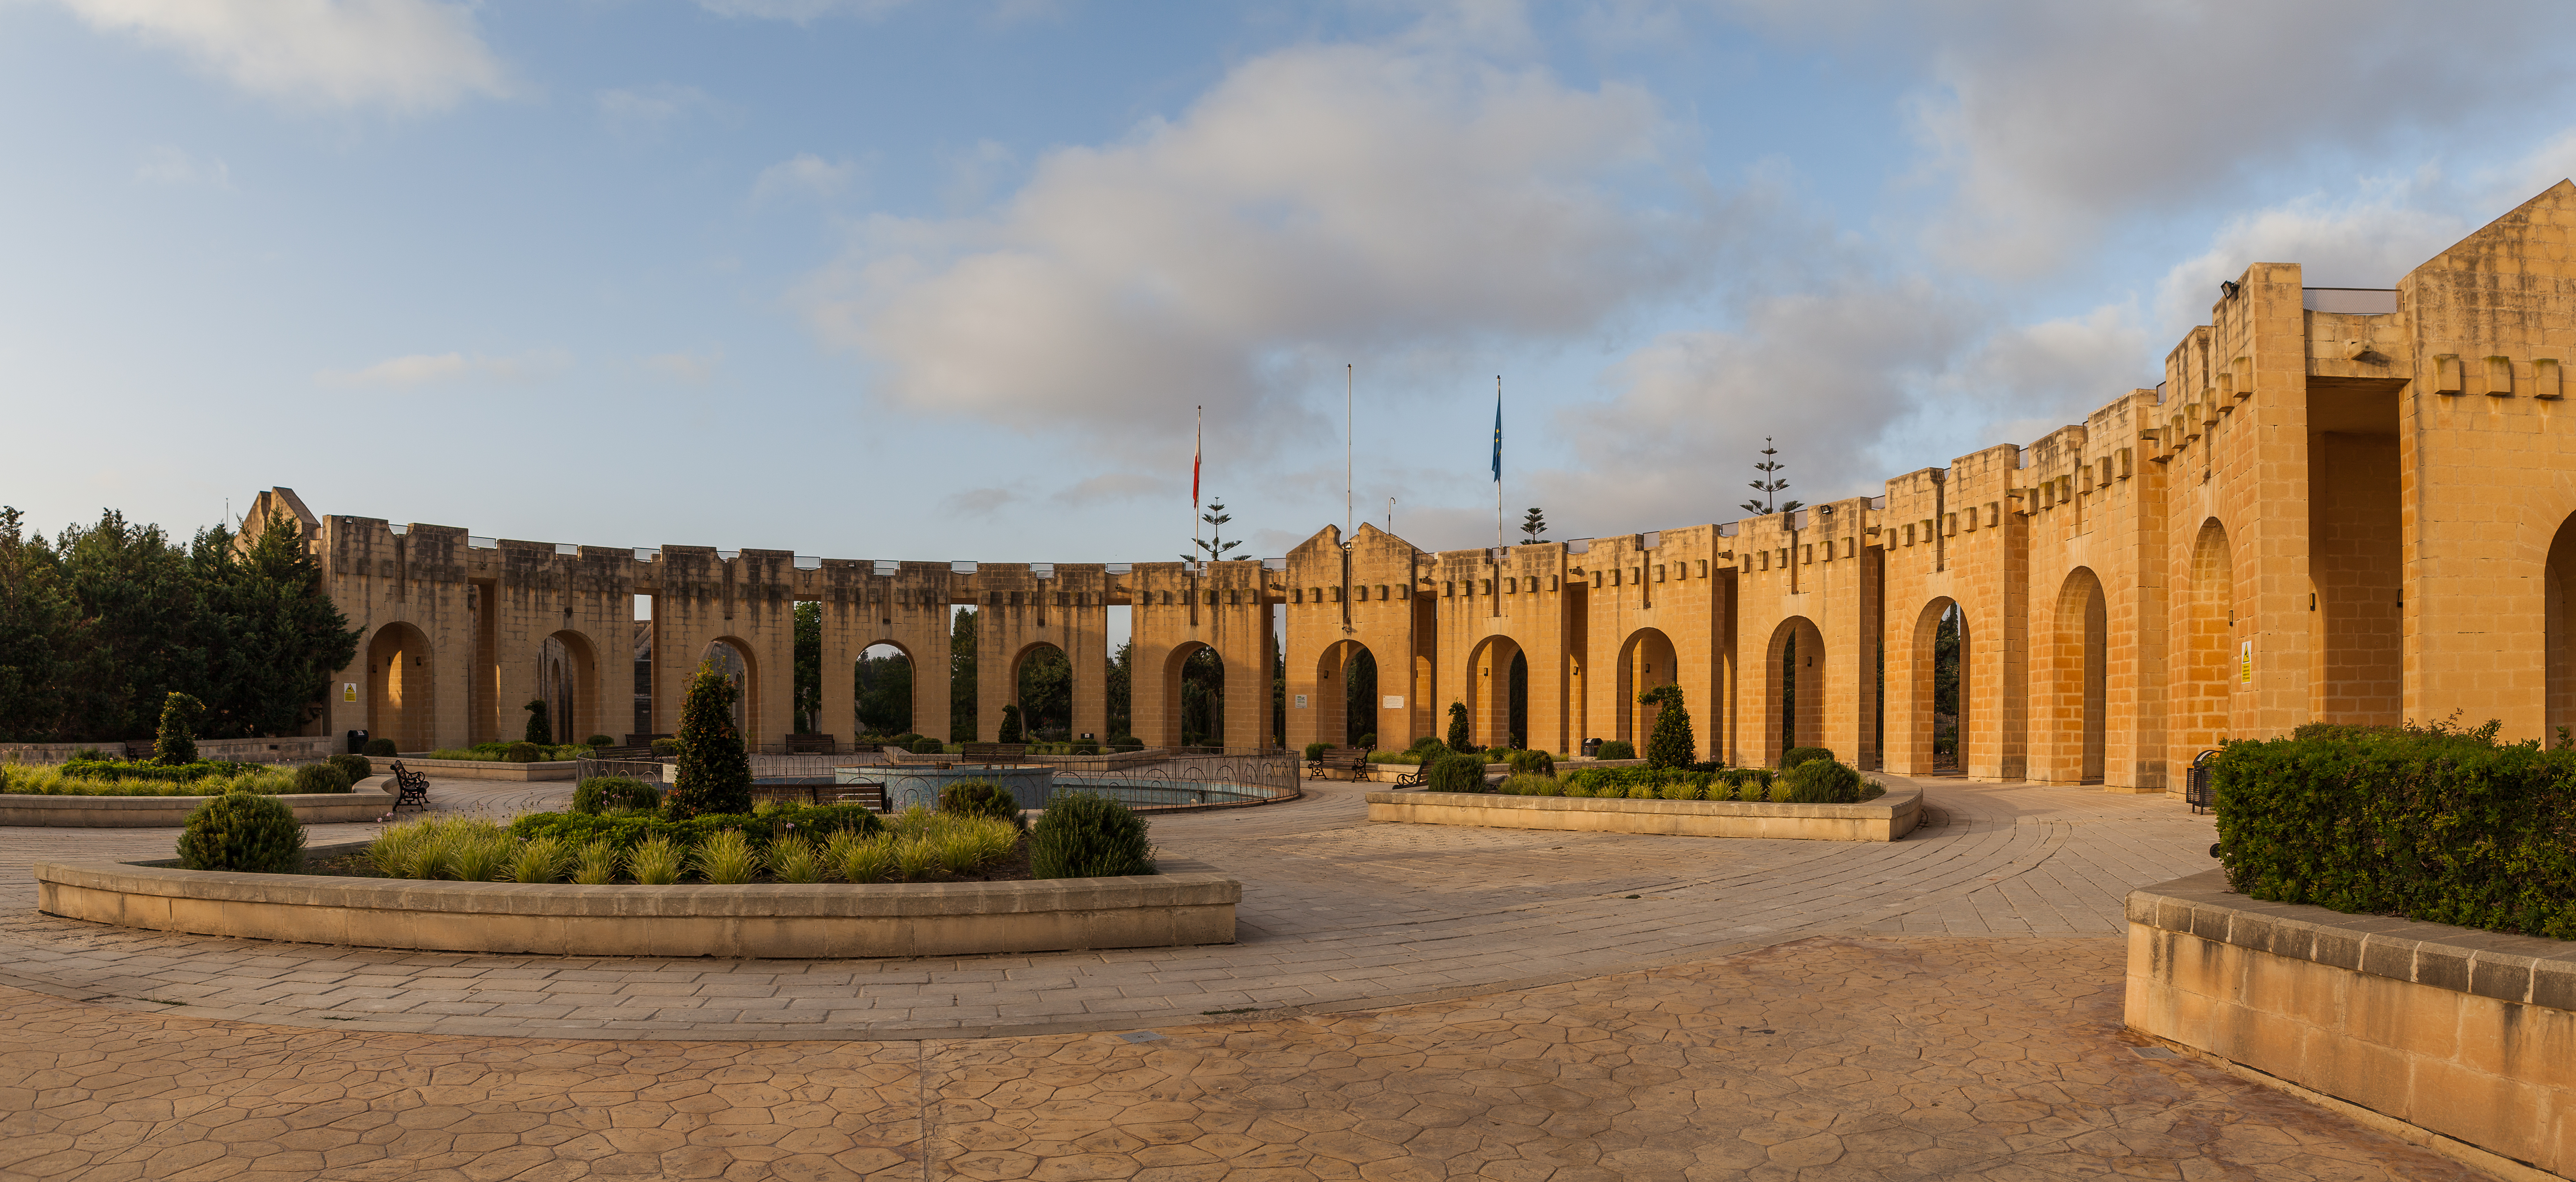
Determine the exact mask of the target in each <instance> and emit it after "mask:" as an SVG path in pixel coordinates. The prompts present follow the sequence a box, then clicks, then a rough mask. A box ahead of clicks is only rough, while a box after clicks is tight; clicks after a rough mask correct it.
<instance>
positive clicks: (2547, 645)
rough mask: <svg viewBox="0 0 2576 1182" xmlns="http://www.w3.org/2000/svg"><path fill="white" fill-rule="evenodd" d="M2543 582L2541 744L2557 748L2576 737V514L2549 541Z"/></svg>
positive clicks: (2570, 516)
mask: <svg viewBox="0 0 2576 1182" xmlns="http://www.w3.org/2000/svg"><path fill="white" fill-rule="evenodd" d="M2540 583H2541V588H2540V589H2541V597H2542V608H2543V610H2544V612H2545V613H2546V623H2545V624H2544V625H2543V635H2544V637H2545V640H2544V642H2543V645H2542V649H2541V653H2542V658H2541V659H2542V662H2543V674H2544V675H2543V684H2544V686H2545V688H2544V690H2543V691H2542V692H2543V694H2544V695H2545V696H2544V697H2543V699H2542V704H2541V737H2540V744H2541V746H2543V747H2558V746H2563V745H2565V744H2566V743H2567V742H2568V741H2569V740H2571V739H2576V635H2571V633H2576V628H2571V627H2570V623H2571V621H2570V619H2569V610H2570V606H2571V604H2570V600H2569V593H2570V592H2576V514H2570V515H2569V516H2568V518H2567V520H2566V521H2565V522H2564V523H2562V524H2560V525H2559V527H2558V533H2557V536H2556V537H2554V538H2552V539H2551V540H2550V543H2549V556H2548V559H2547V563H2546V565H2545V566H2544V567H2543V571H2542V577H2541V581H2540ZM2562 729H2563V731H2564V733H2563V734H2562V733H2561V732H2562Z"/></svg>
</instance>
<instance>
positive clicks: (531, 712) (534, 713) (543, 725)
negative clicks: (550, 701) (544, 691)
mask: <svg viewBox="0 0 2576 1182" xmlns="http://www.w3.org/2000/svg"><path fill="white" fill-rule="evenodd" d="M521 709H523V710H526V711H527V712H528V726H527V729H526V730H525V731H524V732H523V733H522V734H521V735H520V738H522V739H524V740H526V741H527V742H530V743H538V744H542V745H544V746H547V747H552V746H554V745H555V724H554V718H553V715H554V711H552V710H549V709H547V708H546V700H545V699H544V698H530V699H528V704H527V705H526V706H523V707H521Z"/></svg>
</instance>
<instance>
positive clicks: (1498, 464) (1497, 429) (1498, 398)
mask: <svg viewBox="0 0 2576 1182" xmlns="http://www.w3.org/2000/svg"><path fill="white" fill-rule="evenodd" d="M1502 482H1503V395H1502V392H1501V391H1499V390H1497V391H1495V392H1494V483H1496V484H1501V483H1502Z"/></svg>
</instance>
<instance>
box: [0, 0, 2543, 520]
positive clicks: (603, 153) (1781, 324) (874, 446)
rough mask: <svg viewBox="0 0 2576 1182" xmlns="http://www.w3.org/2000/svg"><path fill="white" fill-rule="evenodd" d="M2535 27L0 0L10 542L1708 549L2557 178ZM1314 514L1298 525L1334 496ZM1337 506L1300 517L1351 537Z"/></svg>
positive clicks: (1505, 6)
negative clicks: (1531, 541)
mask: <svg viewBox="0 0 2576 1182" xmlns="http://www.w3.org/2000/svg"><path fill="white" fill-rule="evenodd" d="M2570 34H2576V9H2571V8H2569V7H2567V6H2565V5H2564V4H2552V3H2540V2H2534V3H2518V2H2512V0H2492V2H2476V0H2473V2H2470V3H2464V4H2459V5H2428V4H2420V3H2417V4H2405V3H2395V2H2386V0H2342V2H2340V3H2335V4H2331V5H2329V4H2325V3H2308V2H2291V0H2284V2H2279V3H2259V2H2248V0H2236V2H2234V3H2216V2H2203V0H2100V2H2097V3H2090V4H2082V5H2070V4H2065V3H2062V2H2057V0H1905V2H1899V0H1845V2H1831V0H1798V2H1794V3H1793V2H1790V0H1689V2H1685V0H1672V2H1666V0H1602V2H1599V3H1591V4H1581V3H1570V4H1562V5H1526V4H1517V3H1508V2H1503V0H1460V2H1453V3H1432V2H1422V3H1407V2H1402V0H1344V2H1339V3H1331V2H1327V3H1310V4H1280V3H1227V2H1224V0H1192V2H1190V3H1167V4H1158V3H1117V4H1112V3H1100V2H1085V0H950V2H946V3H931V2H929V0H914V2H909V3H907V2H905V0H513V2H509V3H497V2H496V3H482V4H475V3H462V2H456V0H0V160H6V161H7V165H6V167H5V168H0V222H4V223H5V224H6V225H7V227H8V230H7V232H6V233H0V415H5V417H0V423H5V425H6V429H7V430H6V433H7V435H8V437H9V438H10V440H11V442H12V444H13V446H11V447H9V448H8V449H7V454H8V459H7V460H6V461H5V462H0V504H7V505H14V506H16V507H18V508H19V509H21V510H23V511H25V513H26V515H27V518H28V521H29V523H30V525H32V526H37V527H41V528H44V529H46V530H48V531H51V530H54V529H58V528H60V527H61V526H63V525H66V524H70V523H73V522H78V521H88V520H92V519H94V518H96V516H97V515H98V513H99V512H100V510H101V509H102V508H115V509H118V510H121V511H123V512H124V513H126V514H127V515H128V516H129V517H131V518H135V519H139V520H145V521H154V522H159V523H161V524H163V525H165V526H167V527H169V528H170V529H171V530H173V531H174V532H176V533H180V534H182V535H184V534H186V533H188V532H190V531H193V530H195V529H197V528H199V527H201V526H204V525H209V524H213V523H214V522H216V521H218V520H221V519H222V517H223V514H224V513H225V509H226V504H227V501H229V504H230V507H231V510H232V511H233V512H235V513H238V512H240V511H241V510H242V509H243V508H244V507H245V506H246V505H247V503H248V501H249V499H250V497H251V496H252V495H254V494H255V493H256V492H258V491H259V490H261V489H264V488H267V487H270V486H272V485H285V486H289V487H292V488H295V489H296V490H298V492H299V493H300V494H301V495H302V496H303V498H304V500H305V502H306V503H307V504H308V505H310V506H311V507H312V508H313V509H314V510H315V511H317V512H321V513H345V514H353V515H359V516H368V517H382V518H388V519H391V520H393V521H397V522H423V523H433V524H441V525H453V526H462V527H465V528H467V529H468V530H470V531H471V532H472V533H474V534H477V535H481V536H489V537H509V538H522V539H528V540H533V541H549V542H577V543H585V544H592V545H615V546H638V547H646V546H655V545H661V544H666V543H668V544H688V545H712V546H718V547H724V548H739V547H763V548H773V549H782V550H793V551H795V552H797V553H800V554H808V555H820V556H826V557H838V558H876V559H929V560H983V561H1040V562H1045V561H1058V562H1075V561H1107V562H1132V561H1152V560H1163V559H1174V558H1178V557H1180V556H1181V555H1182V553H1183V552H1184V551H1185V550H1187V549H1188V548H1189V531H1190V526H1191V516H1192V511H1191V507H1190V470H1191V457H1192V450H1193V446H1194V441H1195V434H1194V433H1195V432H1196V430H1197V427H1198V422H1199V419H1198V417H1197V416H1198V413H1199V411H1200V408H1204V416H1205V419H1204V421H1205V428H1204V431H1205V443H1204V465H1205V467H1204V477H1203V487H1204V489H1205V492H1206V494H1207V495H1208V496H1209V497H1212V498H1221V499H1222V500H1223V501H1224V503H1225V504H1226V506H1227V509H1228V511H1229V512H1230V513H1231V515H1232V521H1231V522H1230V523H1228V524H1227V525H1226V526H1225V536H1226V537H1228V538H1230V539H1240V540H1242V542H1243V543H1244V544H1243V546H1242V548H1241V549H1239V550H1236V551H1234V552H1233V555H1232V556H1250V557H1271V556H1277V555H1281V554H1284V553H1286V552H1287V551H1288V550H1289V549H1290V548H1292V547H1293V546H1295V545H1297V544H1298V543H1299V542H1301V541H1303V540H1304V539H1305V538H1307V537H1309V536H1311V535H1312V534H1313V533H1314V532H1315V531H1317V530H1318V529H1320V528H1322V527H1324V526H1325V525H1328V524H1340V523H1342V522H1344V521H1345V520H1346V515H1352V516H1356V517H1358V518H1361V519H1364V520H1368V521H1372V522H1377V523H1379V524H1380V525H1381V526H1383V525H1385V524H1386V523H1387V521H1388V520H1389V512H1390V507H1389V499H1390V498H1393V505H1392V521H1393V525H1394V528H1395V531H1396V532H1397V533H1398V534H1400V535H1403V536H1404V537H1406V538H1408V539H1410V540H1412V541H1413V542H1414V543H1415V544H1417V545H1421V546H1425V547H1428V548H1452V547H1468V546H1477V545H1485V544H1490V543H1491V542H1492V541H1493V540H1494V536H1495V505H1496V500H1497V491H1498V490H1497V488H1496V486H1495V482H1494V481H1493V479H1492V473H1491V468H1490V457H1491V448H1492V431H1493V420H1494V415H1495V409H1496V407H1495V400H1496V386H1497V379H1498V378H1499V379H1500V388H1501V398H1502V413H1503V419H1504V433H1505V444H1504V462H1503V480H1502V482H1501V487H1500V489H1499V493H1500V497H1499V499H1500V501H1501V503H1502V507H1503V510H1504V515H1505V516H1506V517H1507V518H1508V519H1509V521H1508V523H1507V524H1508V525H1509V526H1510V527H1512V528H1513V536H1514V537H1515V538H1516V537H1517V536H1518V535H1517V528H1516V527H1517V525H1518V523H1519V521H1520V519H1521V516H1522V514H1523V512H1524V510H1526V509H1527V508H1529V507H1531V506H1539V507H1542V508H1544V509H1545V511H1546V515H1547V518H1548V520H1549V521H1550V522H1551V524H1552V529H1551V531H1550V534H1549V537H1551V538H1554V539H1565V538H1578V537H1587V536H1597V535H1601V534H1611V533H1624V532H1631V531H1640V530H1651V529H1660V528H1667V527H1677V526H1685V525H1692V524H1699V523H1705V522H1723V521H1731V520H1735V519H1737V518H1739V517H1743V516H1746V515H1747V514H1746V513H1745V512H1744V511H1743V510H1742V509H1740V508H1739V507H1738V504H1739V502H1741V501H1742V500H1743V499H1745V498H1746V497H1747V496H1749V495H1752V494H1751V491H1750V490H1749V489H1747V488H1746V487H1745V484H1746V482H1747V481H1749V480H1751V479H1753V477H1754V475H1755V474H1754V472H1753V470H1752V468H1751V465H1752V464H1753V463H1754V462H1755V461H1756V460H1757V459H1759V458H1760V457H1759V456H1758V455H1757V454H1756V453H1757V452H1759V451H1760V449H1761V448H1762V447H1763V445H1764V440H1765V439H1766V438H1769V439H1773V440H1776V444H1775V446H1777V447H1778V449H1779V451H1780V456H1779V459H1780V460H1781V461H1783V462H1785V463H1786V465H1787V468H1786V470H1785V475H1786V476H1787V477H1788V478H1789V480H1790V481H1791V488H1790V489H1789V491H1788V492H1787V493H1785V494H1784V495H1785V496H1790V497H1797V498H1799V499H1802V500H1807V501H1820V500H1825V499H1830V498H1833V497H1838V496H1848V495H1854V494H1858V493H1870V492H1876V491H1878V490H1879V484H1878V482H1879V481H1882V480H1884V479H1886V478H1887V477H1890V476H1893V475H1896V474H1899V473H1903V472H1907V471H1911V470H1914V469H1917V468H1922V467H1926V466H1937V465H1943V464H1947V463H1948V462H1949V461H1950V460H1951V458H1952V457H1954V456H1958V455H1962V454H1965V453H1967V452H1970V451H1973V450H1976V449H1978V448H1982V447H1986V446H1990V445H1992V444H1995V443H2005V442H2027V441H2029V440H2031V439H2035V438H2037V437H2038V436H2040V435H2042V434H2044V433H2046V432H2047V431H2049V430H2052V429H2054V428H2055V427H2057V426H2059V425H2062V424H2064V423H2068V422H2074V421H2078V420H2080V419H2081V417H2082V416H2083V415H2084V414H2085V413H2086V412H2087V411H2088V410H2090V409H2091V408H2093V407H2095V406H2098V405H2100V404H2102V403H2104V402H2107V401H2109V400H2111V399H2112V398H2115V397H2117V396H2119V395H2120V394H2122V393H2123V392H2125V391H2127V390H2129V389H2131V388H2133V387H2136V386H2144V385H2153V384H2154V383H2155V382H2156V381H2157V379H2158V377H2159V376H2160V374H2161V367H2162V358H2163V356H2164V354H2165V352H2166V351H2167V350H2168V349H2169V348H2171V347H2172V345H2173V344H2174V342H2175V341H2176V340H2177V339H2178V338H2179V336H2180V335H2181V334H2182V333H2183V332H2184V331H2185V330H2187V329H2188V328H2189V327H2190V326H2191V325H2193V324H2197V323H2202V322H2204V321H2205V320H2206V318H2207V314H2208V308H2209V305H2210V303H2211V302H2213V300H2214V299H2215V296H2216V286H2217V283H2218V281H2219V280H2221V279H2224V278H2228V277H2232V276H2234V275H2236V274H2237V273H2238V272H2240V271H2241V270H2242V269H2243V268H2244V267H2245V266H2247V265H2248V264H2251V263H2254V262H2297V263H2302V264H2305V265H2306V267H2307V272H2306V274H2307V282H2308V283H2310V284H2311V285H2316V286H2354V287H2386V286H2389V285H2391V284H2393V283H2394V282H2395V280H2396V279H2397V277H2398V276H2400V275H2402V274H2403V273H2404V272H2405V271H2406V270H2407V269H2408V268H2410V267H2412V266H2414V265H2415V264H2416V263H2418V262H2421V261H2422V260H2423V259H2425V258H2427V257H2429V256H2430V255H2432V254H2433V253H2435V252H2437V251H2438V250H2440V249H2441V248H2442V247H2444V246H2446V245H2448V244H2449V243H2451V242H2453V241H2455V240H2457V239H2458V238H2460V237H2461V236H2463V235H2465V234H2466V233H2468V232H2469V231H2471V230H2473V229H2475V228H2476V227H2477V226H2478V225H2481V224H2483V223H2484V222H2486V221H2488V220H2491V219H2492V218H2494V217H2496V216H2498V215H2500V214H2502V213H2504V212H2505V211H2507V210H2509V209H2510V208H2512V207H2513V206H2514V205H2516V204H2518V203H2520V202H2521V201H2523V200H2525V199H2527V198H2529V197H2530V196H2531V195H2533V194H2535V193H2537V192H2539V191H2540V190H2541V189H2543V188H2545V187H2547V186H2548V185H2549V184H2551V183H2553V182H2555V181H2556V180H2558V179H2560V178H2561V177H2564V176H2567V175H2569V174H2570V173H2571V172H2576V104H2571V103H2570V102H2569V100H2570V98H2571V97H2576V95H2571V90H2576V81H2572V80H2571V76H2570V72H2569V69H2568V66H2567V65H2566V62H2567V60H2568V59H2567V57H2566V55H2564V54H2562V53H2559V52H2557V51H2556V48H2555V47H2556V46H2557V45H2559V44H2562V43H2564V42H2565V41H2566V40H2567V39H2568V36H2569V35H2570ZM1346 473H1347V480H1346ZM1346 506H1347V507H1346Z"/></svg>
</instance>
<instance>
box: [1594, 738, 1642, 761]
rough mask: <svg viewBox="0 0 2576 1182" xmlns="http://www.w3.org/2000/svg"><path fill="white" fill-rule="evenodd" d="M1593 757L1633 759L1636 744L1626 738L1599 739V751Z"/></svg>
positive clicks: (1635, 752)
mask: <svg viewBox="0 0 2576 1182" xmlns="http://www.w3.org/2000/svg"><path fill="white" fill-rule="evenodd" d="M1593 758H1595V759H1635V758H1637V745H1636V744H1634V743H1631V742H1629V741H1628V740H1626V739H1603V740H1601V753H1600V754H1599V755H1596V756H1594V757H1593Z"/></svg>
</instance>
